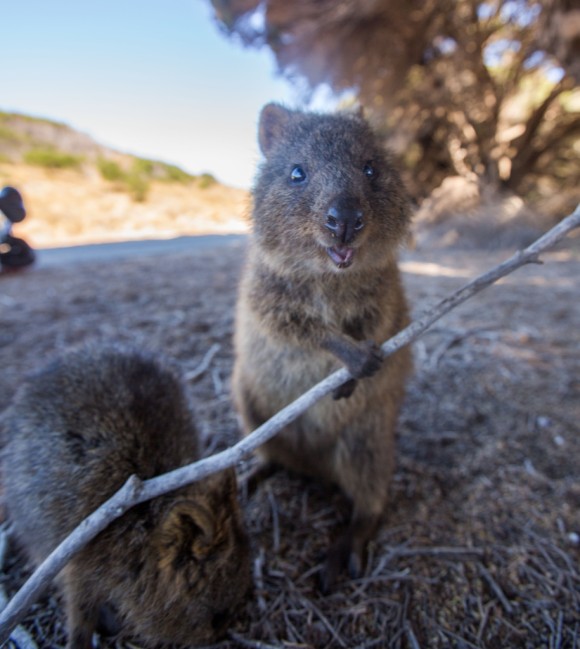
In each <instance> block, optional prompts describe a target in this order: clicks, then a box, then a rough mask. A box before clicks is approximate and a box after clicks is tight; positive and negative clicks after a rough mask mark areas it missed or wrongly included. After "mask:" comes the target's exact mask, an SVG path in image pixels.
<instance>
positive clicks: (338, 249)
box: [326, 246, 354, 268]
mask: <svg viewBox="0 0 580 649" xmlns="http://www.w3.org/2000/svg"><path fill="white" fill-rule="evenodd" d="M326 252H327V253H328V256H329V257H330V258H331V259H332V261H333V262H334V263H335V264H336V265H337V266H338V268H347V267H348V266H350V265H351V264H352V260H353V258H354V248H349V247H348V246H334V247H333V248H327V249H326Z"/></svg>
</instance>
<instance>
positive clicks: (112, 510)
mask: <svg viewBox="0 0 580 649" xmlns="http://www.w3.org/2000/svg"><path fill="white" fill-rule="evenodd" d="M579 226H580V204H579V205H578V206H577V207H576V209H575V210H574V212H573V213H572V214H570V215H569V216H568V217H566V218H565V219H563V220H562V221H561V222H560V223H559V224H558V225H556V226H555V227H553V228H552V229H551V230H549V231H548V232H547V233H546V234H544V235H543V236H542V237H540V238H539V239H538V240H537V241H535V242H534V243H533V244H532V245H530V246H529V247H528V248H526V249H525V250H522V251H519V252H517V253H516V254H514V255H513V256H512V257H510V258H509V259H508V260H506V261H504V262H503V263H501V264H499V265H498V266H496V267H494V268H492V269H491V270H489V271H488V272H486V273H483V274H482V275H479V276H478V277H476V278H475V279H473V280H472V281H471V282H469V283H468V284H466V285H465V286H464V287H463V288H461V289H460V290H458V291H457V292H455V293H453V294H451V295H450V296H448V297H447V298H445V299H444V300H442V301H441V302H439V303H438V304H436V305H435V306H434V307H432V308H430V309H429V310H427V311H426V312H425V313H424V314H423V315H422V316H421V317H420V318H419V319H418V320H416V321H415V322H413V323H412V324H410V325H409V326H408V327H406V328H405V329H403V331H401V332H400V333H398V334H397V335H396V336H394V337H393V338H391V339H390V340H388V341H386V342H385V343H384V344H383V345H382V347H381V349H382V351H383V353H384V356H385V357H386V356H390V355H391V354H393V353H395V352H396V351H397V350H399V349H401V348H402V347H404V346H405V345H408V344H409V343H411V342H413V341H414V340H416V339H417V338H418V337H419V336H420V335H421V334H422V333H423V332H424V331H425V330H426V329H428V327H430V326H431V325H432V324H433V323H434V322H435V321H437V320H439V319H440V318H441V317H442V316H444V315H445V314H446V313H448V312H449V311H451V310H452V309H454V308H455V307H456V306H458V305H459V304H461V303H462V302H465V301H466V300H467V299H469V298H470V297H472V296H473V295H475V294H476V293H478V292H479V291H481V290H482V289H484V288H486V287H487V286H490V285H491V284H493V283H494V282H496V281H497V280H498V279H500V278H501V277H504V276H506V275H508V274H509V273H512V272H513V271H514V270H516V269H517V268H519V267H520V266H523V265H524V264H528V263H538V261H539V255H540V253H541V252H544V251H545V250H548V249H549V248H551V247H552V246H554V245H555V244H556V243H557V242H558V241H560V240H561V239H562V238H564V237H565V236H566V235H567V234H568V233H569V232H570V231H571V230H573V229H575V228H577V227H579ZM350 378H351V376H350V374H349V373H348V371H347V370H346V369H344V368H343V369H341V370H338V371H337V372H334V373H333V374H331V375H330V376H328V377H327V378H326V379H324V380H323V381H321V382H320V383H318V384H317V385H315V386H314V387H312V388H311V389H310V390H308V391H307V392H305V393H304V394H303V395H302V396H301V397H299V398H298V399H296V401H294V402H292V403H291V404H289V405H288V406H286V407H285V408H283V409H282V410H280V411H279V412H278V413H277V414H276V415H274V416H273V417H272V418H271V419H270V420H269V421H267V422H266V423H264V424H263V425H262V426H260V427H259V428H257V429H256V430H255V431H254V432H253V433H251V434H250V435H248V436H247V437H245V438H244V439H243V440H241V441H240V442H238V443H237V444H235V445H234V446H232V447H230V448H229V449H226V450H225V451H222V452H221V453H217V454H216V455H213V456H211V457H208V458H205V459H203V460H200V461H199V462H195V463H193V464H190V465H188V466H184V467H181V468H179V469H176V470H174V471H171V472H169V473H166V474H164V475H161V476H157V477H155V478H152V479H150V480H146V481H144V482H141V481H140V480H139V479H138V478H136V477H135V476H132V477H131V478H129V480H128V481H127V482H126V483H125V485H124V486H123V487H122V488H121V489H120V490H119V491H118V492H117V493H115V494H114V495H113V496H112V497H111V498H110V499H109V500H107V501H106V502H105V503H103V505H101V506H100V507H99V508H98V509H97V510H96V511H95V512H93V513H92V514H91V515H90V516H89V517H88V518H86V519H85V520H84V521H82V522H81V523H80V524H79V525H78V527H77V528H76V529H75V530H73V532H72V533H71V534H70V535H69V536H68V537H67V538H66V539H64V541H62V543H60V545H58V546H57V547H56V548H55V550H53V552H52V553H51V554H50V555H49V556H48V557H47V558H46V559H45V560H44V561H43V562H42V564H41V565H40V566H39V567H38V568H37V570H36V571H35V572H34V573H33V574H32V576H31V577H30V578H29V579H28V581H27V582H26V583H25V584H24V585H23V586H22V588H21V589H20V590H19V591H18V592H17V593H16V595H15V596H14V597H13V599H12V600H11V601H10V602H9V603H8V605H7V606H6V608H5V609H4V610H3V611H2V613H1V614H0V643H4V642H5V641H6V640H7V639H8V637H9V635H10V632H11V630H12V629H13V628H14V626H15V625H16V624H17V623H18V622H19V621H20V620H21V618H22V617H23V616H24V615H25V613H26V611H27V610H28V608H29V607H30V606H31V605H32V603H33V602H34V601H36V599H37V598H38V597H40V595H41V594H42V593H43V592H44V590H45V589H46V588H47V587H48V584H49V583H50V582H51V581H52V579H54V577H56V575H57V574H58V573H59V572H60V570H61V569H62V568H63V567H64V566H65V565H66V563H67V562H68V561H69V560H70V559H71V558H72V556H73V555H74V554H75V553H76V552H78V551H79V550H80V549H81V548H83V547H84V546H85V545H86V544H87V543H89V541H91V540H92V539H93V538H94V537H95V536H96V535H97V534H98V533H99V532H100V531H102V530H103V529H104V528H105V527H107V526H108V525H109V524H110V523H111V522H112V521H113V520H115V519H116V518H119V517H120V516H122V515H123V514H124V513H125V512H126V511H127V510H128V509H130V508H131V507H133V506H135V505H137V504H139V503H142V502H145V501H147V500H150V499H152V498H155V497H157V496H161V495H162V494H165V493H168V492H170V491H173V490H175V489H177V488H179V487H182V486H184V485H186V484H189V483H191V482H195V481H196V480H201V479H203V478H205V477H207V476H208V475H210V474H212V473H216V472H218V471H221V470H223V469H226V468H228V467H231V466H234V465H235V464H237V463H238V462H239V461H240V460H242V459H243V458H245V457H247V456H248V455H249V454H250V453H251V452H252V451H254V450H255V449H256V448H258V446H261V445H262V444H264V443H265V442H266V441H268V440H269V439H271V438H272V437H274V435H276V434H277V433H278V432H280V431H281V430H282V429H283V428H284V427H285V426H286V425H288V424H289V423H290V422H292V421H294V420H295V419H296V418H297V417H299V416H300V415H301V414H302V413H303V412H305V411H306V410H307V409H308V408H310V407H311V406H312V405H313V404H314V403H316V402H317V401H318V400H319V399H321V398H322V397H323V396H325V395H327V394H329V393H330V392H332V391H333V390H335V389H336V388H337V387H338V386H340V385H342V384H343V383H344V382H345V381H347V380H349V379H350Z"/></svg>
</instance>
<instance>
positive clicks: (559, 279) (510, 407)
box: [0, 244, 580, 649]
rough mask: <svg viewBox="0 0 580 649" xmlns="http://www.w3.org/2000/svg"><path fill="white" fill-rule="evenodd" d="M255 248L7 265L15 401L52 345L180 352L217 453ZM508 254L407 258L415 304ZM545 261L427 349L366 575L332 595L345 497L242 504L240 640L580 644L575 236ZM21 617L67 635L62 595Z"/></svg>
mask: <svg viewBox="0 0 580 649" xmlns="http://www.w3.org/2000/svg"><path fill="white" fill-rule="evenodd" d="M242 254H243V246H240V245H239V244H234V245H232V246H230V247H229V248H227V249H226V248H221V249H219V250H207V251H204V252H203V253H200V254H196V255H179V256H177V255H175V256H173V257H171V258H167V259H165V258H161V257H156V258H148V259H147V258H144V259H140V260H138V261H132V262H121V263H117V264H115V265H111V264H108V265H102V266H100V265H97V264H86V265H79V266H76V267H72V266H71V267H60V268H56V267H55V268H50V269H46V270H43V271H40V270H34V269H33V270H32V271H31V272H28V273H23V274H21V275H14V276H7V277H0V305H1V307H2V328H1V330H0V363H1V365H2V368H3V370H2V374H1V375H0V409H1V408H3V407H5V406H6V405H7V404H8V402H9V401H10V398H11V396H12V394H13V392H14V390H15V389H16V387H17V385H18V383H19V382H20V380H21V379H22V377H23V375H24V374H26V373H27V372H28V371H30V370H32V369H33V368H36V367H38V366H39V365H40V364H42V363H44V362H45V359H46V358H47V357H50V356H52V355H54V354H55V353H57V352H59V351H61V350H62V349H64V348H66V347H68V346H69V345H74V344H78V343H80V342H83V341H85V340H88V339H102V338H116V339H120V340H125V341H132V342H136V343H138V344H141V345H143V346H146V347H149V348H153V349H160V350H162V351H164V352H166V353H168V354H171V355H172V356H174V357H175V358H177V359H178V360H179V361H180V362H181V363H182V365H183V368H184V370H185V371H186V372H192V373H193V375H192V380H191V393H192V396H193V398H194V401H195V403H196V405H197V414H198V418H199V427H200V429H201V431H202V433H203V435H204V439H205V442H206V448H207V452H208V453H209V452H213V451H215V450H218V449H221V448H224V447H225V446H227V445H229V444H231V443H232V442H233V441H235V440H236V439H237V436H238V431H237V426H236V420H235V415H234V413H233V411H232V407H231V403H230V399H229V375H230V371H231V366H232V347H231V334H232V328H233V306H234V301H235V287H236V283H237V278H238V276H239V268H240V264H241V263H242V262H241V260H242ZM505 256H507V255H505ZM503 257H504V256H503V255H500V254H499V253H497V252H494V253H490V252H485V253H483V252H470V253H469V254H461V253H459V252H453V253H452V252H449V251H439V252H437V253H435V254H427V253H411V254H408V255H406V258H405V263H404V264H403V270H404V276H405V282H406V285H407V288H408V292H409V296H410V299H411V302H412V303H413V305H414V307H415V310H416V312H420V311H421V310H422V308H423V307H426V306H427V305H429V304H431V303H433V302H434V301H435V300H437V299H438V298H440V297H442V296H444V295H446V294H447V293H448V292H450V291H452V290H454V289H456V288H457V287H458V286H459V285H461V284H462V283H463V282H464V281H465V280H466V279H467V278H468V277H470V276H472V275H474V274H476V273H477V272H480V271H481V270H484V269H485V268H488V267H490V266H492V265H493V264H494V263H496V262H497V261H499V260H500V259H501V258H503ZM546 260H548V263H547V264H546V265H545V266H543V267H537V266H534V267H529V268H525V269H521V270H519V271H518V272H516V273H515V275H513V276H512V277H510V278H508V279H506V280H504V281H502V282H501V283H500V284H499V285H497V286H495V287H493V288H491V289H488V290H487V291H486V292H485V293H484V294H482V295H480V296H478V297H476V298H474V299H472V300H471V301H469V302H468V303H466V304H465V305H463V306H462V307H460V308H459V309H457V310H456V311H454V312H452V313H451V314H449V315H448V316H446V317H445V319H444V320H442V321H441V322H440V323H439V324H438V325H436V326H435V327H434V328H433V329H432V330H431V331H430V332H429V333H428V334H426V335H425V336H424V337H423V338H422V339H421V340H420V341H419V342H418V343H417V345H416V348H415V358H416V371H415V375H414V377H413V379H412V381H411V383H410V385H409V391H408V397H407V400H406V403H405V407H404V410H403V413H402V417H401V420H400V425H399V444H398V453H399V458H398V469H397V472H396V475H395V479H394V483H393V486H392V505H391V507H390V510H389V512H388V513H387V516H386V519H385V524H384V526H383V527H382V529H381V532H380V533H379V535H378V537H377V539H376V541H375V542H374V543H373V544H372V546H371V548H370V557H369V563H368V569H367V572H366V573H365V575H364V577H363V578H361V579H359V580H356V581H349V580H347V579H346V578H345V579H344V580H343V581H341V582H340V583H339V585H338V587H337V588H336V590H335V592H334V593H333V594H331V595H330V596H328V597H323V596H322V595H321V594H320V593H319V592H318V589H317V573H318V570H319V568H320V565H321V559H322V557H323V554H324V551H325V548H326V547H327V545H328V542H329V540H330V539H331V538H332V537H334V535H336V534H337V532H338V530H339V529H340V527H341V526H342V525H343V524H345V523H346V520H347V508H346V506H345V503H344V502H343V500H342V498H341V496H340V494H338V493H336V492H335V491H332V490H331V489H328V488H326V487H323V486H320V485H317V484H315V483H312V482H309V481H306V480H304V479H302V478H300V477H297V476H291V475H288V474H286V473H280V474H278V475H276V476H274V477H273V478H271V479H270V480H269V481H267V482H266V483H264V485H263V486H262V487H261V488H260V489H259V490H258V492H257V493H256V494H255V495H254V496H252V498H250V499H247V498H244V506H245V511H246V516H247V523H248V527H249V530H250V532H251V536H252V540H253V550H254V579H255V585H256V589H255V597H254V599H253V600H252V601H251V602H248V606H247V610H246V611H245V612H244V614H243V615H242V616H241V619H240V621H239V624H238V625H237V627H236V629H232V636H231V639H230V640H228V641H224V642H223V643H221V644H220V645H217V646H219V647H222V648H223V649H226V648H233V647H248V648H250V649H259V648H263V649H266V648H270V647H285V648H287V649H290V648H296V649H298V648H299V647H300V648H301V649H307V648H316V649H319V648H320V649H322V648H329V649H330V648H335V647H348V648H349V649H351V648H355V647H361V648H362V647H366V648H369V649H370V648H371V647H393V648H397V649H403V648H407V649H417V648H419V647H420V648H421V649H425V648H447V647H456V648H457V649H460V648H461V649H463V648H465V649H467V648H470V647H477V648H478V649H496V648H497V649H499V648H502V649H504V648H506V647H514V648H520V647H521V648H526V649H528V648H529V649H532V648H533V649H540V648H545V649H575V648H576V647H578V646H580V573H579V569H578V559H579V555H580V546H579V542H578V534H580V516H579V513H578V512H579V507H580V487H579V485H578V471H579V469H578V467H579V466H580V424H579V422H580V378H579V377H580V301H579V300H578V289H577V278H578V276H579V275H580V255H579V253H578V251H574V250H571V251H570V250H569V251H566V250H563V251H560V252H557V253H552V254H549V255H546ZM215 345H217V346H219V347H214V346H215ZM212 347H213V351H212V354H210V355H209V356H207V354H208V350H210V349H212ZM204 359H205V361H206V362H205V366H202V367H201V368H200V364H202V363H203V361H204ZM198 369H201V371H199V372H196V370H198ZM251 462H252V461H251V460H250V461H248V463H246V466H244V467H240V468H241V470H245V469H246V468H247V465H248V464H251ZM24 571H25V568H24V566H23V562H22V559H21V557H20V556H19V555H18V553H17V551H16V550H15V549H14V548H11V550H10V552H9V555H8V557H7V566H6V568H5V573H4V575H3V581H4V583H5V587H6V589H7V590H8V592H9V593H12V592H14V590H15V589H16V588H17V586H18V585H19V584H20V583H21V582H22V580H23V578H24ZM25 627H26V628H27V629H28V630H29V631H30V632H31V633H32V634H33V635H34V636H35V637H36V638H37V641H38V643H39V646H42V647H59V646H62V645H63V643H64V634H63V620H62V617H61V610H60V608H59V603H58V600H57V598H56V597H55V595H54V594H51V595H50V596H49V597H47V598H45V599H44V600H43V601H42V602H40V603H39V604H38V605H37V606H35V607H34V609H33V610H32V611H31V612H30V613H29V615H28V616H27V618H26V621H25ZM101 646H102V647H113V646H115V647H130V646H137V645H135V644H131V643H129V642H128V641H121V640H111V641H105V640H103V641H101Z"/></svg>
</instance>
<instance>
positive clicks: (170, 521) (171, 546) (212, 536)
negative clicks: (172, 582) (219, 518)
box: [158, 500, 217, 565]
mask: <svg viewBox="0 0 580 649" xmlns="http://www.w3.org/2000/svg"><path fill="white" fill-rule="evenodd" d="M158 539H159V546H160V547H159V550H160V553H161V554H162V555H163V556H162V557H161V558H162V562H163V563H166V562H171V563H172V564H174V565H175V563H176V562H177V563H180V562H181V561H187V560H188V559H193V560H196V561H203V560H204V559H205V558H206V557H207V556H208V555H209V554H210V553H211V552H212V550H213V548H214V547H215V545H216V542H217V539H216V520H215V516H214V515H213V513H212V512H211V511H210V510H209V509H208V508H207V507H205V506H204V505H202V504H200V503H198V502H196V501H194V500H182V501H178V502H177V503H175V504H174V505H173V506H172V507H171V509H170V510H169V511H168V512H167V514H166V515H165V518H164V519H163V521H162V522H161V526H160V529H159V536H158Z"/></svg>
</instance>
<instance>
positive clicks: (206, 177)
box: [197, 173, 217, 189]
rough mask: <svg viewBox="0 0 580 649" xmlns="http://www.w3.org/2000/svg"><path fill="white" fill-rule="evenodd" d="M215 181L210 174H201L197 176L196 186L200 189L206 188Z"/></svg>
mask: <svg viewBox="0 0 580 649" xmlns="http://www.w3.org/2000/svg"><path fill="white" fill-rule="evenodd" d="M216 183H217V180H216V179H215V177H214V176H212V175H211V174H207V173H206V174H201V176H198V178H197V186H198V187H199V188H200V189H208V188H209V187H212V186H213V185H215V184H216Z"/></svg>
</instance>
